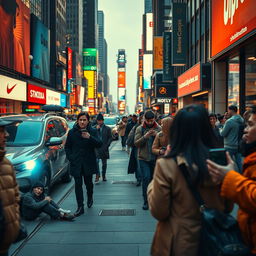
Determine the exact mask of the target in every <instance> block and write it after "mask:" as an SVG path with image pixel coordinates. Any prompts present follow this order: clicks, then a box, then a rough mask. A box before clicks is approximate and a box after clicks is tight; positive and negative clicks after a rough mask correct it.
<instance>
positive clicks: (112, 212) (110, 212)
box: [99, 209, 136, 216]
mask: <svg viewBox="0 0 256 256" xmlns="http://www.w3.org/2000/svg"><path fill="white" fill-rule="evenodd" d="M99 215H100V216H135V215H136V211H135V209H103V210H101V211H100V212H99Z"/></svg>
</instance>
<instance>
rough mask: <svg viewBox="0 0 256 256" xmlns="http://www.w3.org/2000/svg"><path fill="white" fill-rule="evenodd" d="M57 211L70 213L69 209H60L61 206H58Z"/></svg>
mask: <svg viewBox="0 0 256 256" xmlns="http://www.w3.org/2000/svg"><path fill="white" fill-rule="evenodd" d="M58 211H59V212H63V213H71V211H70V210H65V209H62V208H59V209H58Z"/></svg>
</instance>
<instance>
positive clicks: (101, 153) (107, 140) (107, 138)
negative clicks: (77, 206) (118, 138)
mask: <svg viewBox="0 0 256 256" xmlns="http://www.w3.org/2000/svg"><path fill="white" fill-rule="evenodd" d="M96 120H97V125H96V129H97V131H98V135H99V137H100V138H101V140H102V142H103V144H102V146H101V147H100V148H97V149H96V156H97V159H98V173H97V174H96V178H95V183H98V182H99V178H100V166H99V165H100V164H99V161H100V159H101V161H102V180H103V181H107V179H106V171H107V159H109V146H110V144H111V142H112V133H111V129H110V127H108V126H106V125H105V124H104V117H103V115H102V114H98V115H97V118H96Z"/></svg>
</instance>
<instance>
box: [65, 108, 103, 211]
mask: <svg viewBox="0 0 256 256" xmlns="http://www.w3.org/2000/svg"><path fill="white" fill-rule="evenodd" d="M89 120H90V116H89V114H88V113H87V112H81V113H80V114H78V116H77V121H76V124H75V125H74V127H73V128H72V129H71V130H70V131H69V133H68V137H67V141H66V144H65V151H66V155H67V158H68V160H69V161H70V171H71V175H72V176H73V177H74V179H75V193H76V201H77V210H76V212H75V215H76V216H80V215H81V214H83V213H84V196H83V181H84V183H85V186H86V190H87V206H88V208H91V207H92V204H93V182H92V176H93V174H96V172H97V160H96V154H95V148H99V147H100V146H101V145H102V142H101V140H100V138H99V137H98V135H97V131H96V130H95V129H94V128H92V126H91V125H90V122H89Z"/></svg>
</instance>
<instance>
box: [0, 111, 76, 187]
mask: <svg viewBox="0 0 256 256" xmlns="http://www.w3.org/2000/svg"><path fill="white" fill-rule="evenodd" d="M1 119H4V120H16V121H17V123H15V124H14V125H11V126H7V127H6V130H7V132H8V133H9V136H8V138H7V146H6V157H7V158H8V159H9V160H10V161H11V162H12V164H13V166H14V168H15V171H16V177H17V181H18V184H19V187H20V190H21V191H22V192H26V191H28V190H29V189H30V188H31V185H32V184H33V183H34V182H35V181H36V180H41V181H42V182H43V183H44V185H45V187H46V190H48V191H49V190H50V187H51V185H53V183H54V182H56V181H57V180H58V179H59V178H61V179H62V181H63V182H69V181H70V180H71V176H70V167H69V161H68V160H67V158H66V154H65V150H64V145H65V142H66V138H67V134H68V130H69V128H68V124H67V122H66V120H65V119H64V118H62V117H60V116H56V115H52V114H48V113H47V114H43V115H38V116H26V115H14V116H6V117H1Z"/></svg>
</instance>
